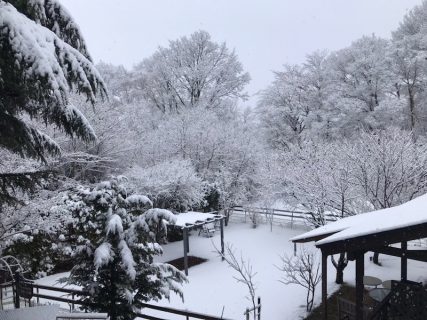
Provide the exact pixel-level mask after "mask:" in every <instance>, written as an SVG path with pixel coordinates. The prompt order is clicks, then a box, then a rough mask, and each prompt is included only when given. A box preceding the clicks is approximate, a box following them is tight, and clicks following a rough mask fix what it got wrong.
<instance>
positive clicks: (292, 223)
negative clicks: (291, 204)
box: [291, 211, 294, 229]
mask: <svg viewBox="0 0 427 320" xmlns="http://www.w3.org/2000/svg"><path fill="white" fill-rule="evenodd" d="M293 228H294V212H293V211H292V216H291V229H293Z"/></svg>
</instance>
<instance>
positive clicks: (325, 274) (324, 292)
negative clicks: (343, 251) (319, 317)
mask: <svg viewBox="0 0 427 320" xmlns="http://www.w3.org/2000/svg"><path fill="white" fill-rule="evenodd" d="M322 304H323V320H328V255H327V254H326V253H325V252H323V251H322Z"/></svg>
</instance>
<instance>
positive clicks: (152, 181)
mask: <svg viewBox="0 0 427 320" xmlns="http://www.w3.org/2000/svg"><path fill="white" fill-rule="evenodd" d="M127 175H128V176H129V177H130V180H131V182H132V184H133V185H134V188H135V189H136V190H137V191H138V192H140V193H143V194H146V195H147V196H149V197H150V199H151V200H152V201H153V204H154V206H155V207H159V208H166V209H170V210H175V211H179V212H182V211H186V210H189V209H193V208H194V209H196V208H200V207H202V206H203V204H204V199H205V195H206V187H205V183H204V182H203V180H202V179H201V178H200V177H199V176H198V175H197V173H196V171H195V170H194V167H193V166H192V164H191V162H190V161H187V160H170V161H165V162H162V163H159V164H157V165H154V166H152V167H149V168H141V167H137V166H135V167H133V168H132V169H130V170H129V171H128V173H127Z"/></svg>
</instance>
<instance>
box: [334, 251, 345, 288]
mask: <svg viewBox="0 0 427 320" xmlns="http://www.w3.org/2000/svg"><path fill="white" fill-rule="evenodd" d="M331 261H332V264H333V265H334V267H335V269H336V270H337V274H336V278H335V283H337V284H343V283H344V269H345V267H347V264H348V261H347V259H346V257H345V253H344V252H343V253H340V257H339V258H338V261H335V259H334V256H331Z"/></svg>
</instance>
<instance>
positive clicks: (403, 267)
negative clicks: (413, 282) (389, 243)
mask: <svg viewBox="0 0 427 320" xmlns="http://www.w3.org/2000/svg"><path fill="white" fill-rule="evenodd" d="M401 248H402V256H401V257H400V280H402V281H406V280H408V258H407V257H406V251H407V250H408V243H407V242H406V241H402V243H401Z"/></svg>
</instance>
